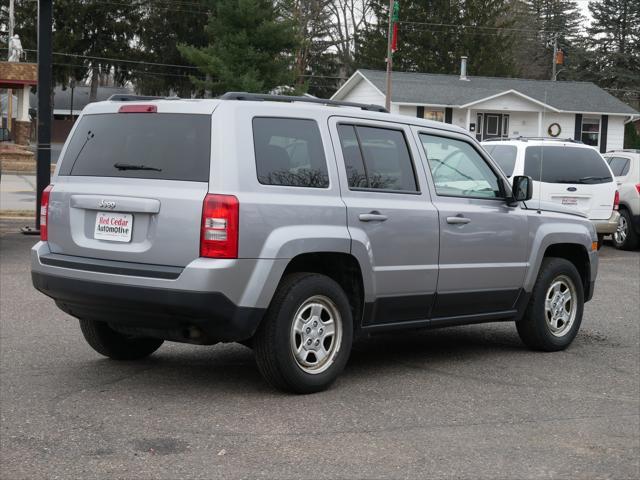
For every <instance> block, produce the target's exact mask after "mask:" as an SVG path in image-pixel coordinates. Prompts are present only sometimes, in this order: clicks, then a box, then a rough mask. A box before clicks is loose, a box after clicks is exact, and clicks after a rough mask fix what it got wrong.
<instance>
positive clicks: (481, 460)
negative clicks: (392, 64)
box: [0, 220, 640, 480]
mask: <svg viewBox="0 0 640 480" xmlns="http://www.w3.org/2000/svg"><path fill="white" fill-rule="evenodd" d="M20 225H21V224H20V223H19V222H18V223H16V222H9V221H7V220H4V221H0V234H1V243H0V250H1V253H0V420H1V425H0V477H1V478H3V479H19V478H60V479H72V478H78V479H80V478H81V479H92V478H96V479H98V478H99V479H106V478H127V479H128V478H135V479H146V478H162V479H178V478H180V479H182V478H296V479H297V478H313V479H323V478H411V479H417V478H456V479H474V480H475V479H528V478H535V479H548V478H563V479H572V480H573V479H598V478H603V479H605V478H606V479H609V478H610V479H637V478H639V477H640V464H639V458H640V326H639V324H640V305H639V302H640V300H639V299H640V252H619V251H616V250H614V249H613V248H611V247H607V246H605V247H604V248H603V249H602V251H601V271H600V276H599V278H598V281H597V284H596V292H595V297H594V299H593V301H592V302H590V303H588V304H587V305H586V307H585V316H584V321H583V325H582V329H581V331H580V333H579V335H578V337H577V338H576V340H575V341H574V343H573V345H572V346H571V347H570V348H569V349H568V350H566V351H564V352H558V353H538V352H531V351H528V350H527V349H525V348H524V347H523V345H522V344H521V343H520V340H519V339H518V336H517V334H516V331H515V327H514V326H513V325H512V324H489V325H475V326H469V327H458V328H449V329H442V330H434V331H427V332H421V333H417V334H416V333H410V334H407V333H404V334H395V335H386V336H382V337H376V338H374V339H371V340H367V341H365V342H362V343H360V344H358V345H356V346H355V349H354V352H353V354H352V356H351V359H350V361H349V363H348V365H347V368H346V371H345V372H344V373H343V375H342V376H341V377H340V378H339V380H338V381H337V382H336V384H335V385H334V386H333V388H331V389H330V390H329V391H326V392H323V393H319V394H315V395H311V396H293V395H285V394H282V393H279V392H276V391H274V390H272V389H270V388H269V387H268V386H267V385H266V384H265V383H264V382H263V380H262V379H261V377H260V376H259V374H258V371H257V369H256V366H255V363H254V359H253V355H252V352H251V350H249V349H248V348H246V347H243V346H240V345H235V344H229V345H217V346H214V347H198V346H189V345H180V344H175V343H166V344H165V345H163V346H162V347H161V348H160V350H159V351H158V352H157V353H156V354H155V355H153V356H152V357H150V358H149V359H147V360H144V361H141V362H137V363H135V362H134V363H127V362H124V363H119V362H114V361H110V360H107V359H104V358H101V357H100V356H99V355H98V354H97V353H95V352H94V351H92V350H91V349H90V348H89V347H88V346H87V345H86V344H85V342H84V340H83V339H82V337H81V334H80V330H79V327H78V324H77V321H76V320H74V319H73V318H71V317H69V316H67V315H66V314H64V313H62V312H61V311H59V310H58V309H57V308H56V307H55V305H54V303H53V301H51V300H50V299H48V298H46V297H44V296H42V295H41V294H39V293H37V292H36V291H34V290H33V288H32V287H31V282H30V277H29V265H28V261H29V248H30V246H31V245H32V244H33V243H35V241H36V240H35V239H34V238H33V237H25V236H21V235H20V234H18V233H15V231H16V229H17V227H19V226H20Z"/></svg>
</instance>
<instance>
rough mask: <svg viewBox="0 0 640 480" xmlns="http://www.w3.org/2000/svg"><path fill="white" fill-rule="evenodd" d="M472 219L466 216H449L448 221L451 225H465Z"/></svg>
mask: <svg viewBox="0 0 640 480" xmlns="http://www.w3.org/2000/svg"><path fill="white" fill-rule="evenodd" d="M470 221H471V219H470V218H466V217H447V223H450V224H451V225H465V224H467V223H469V222H470Z"/></svg>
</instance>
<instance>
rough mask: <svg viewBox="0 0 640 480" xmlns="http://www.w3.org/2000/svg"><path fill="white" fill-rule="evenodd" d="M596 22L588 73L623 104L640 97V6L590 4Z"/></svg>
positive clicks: (608, 0) (624, 0)
mask: <svg viewBox="0 0 640 480" xmlns="http://www.w3.org/2000/svg"><path fill="white" fill-rule="evenodd" d="M589 10H590V11H591V15H592V16H593V21H592V23H591V26H590V27H589V29H588V41H587V46H588V47H589V49H590V50H592V51H593V54H592V55H590V59H589V62H586V63H585V67H586V69H587V70H588V71H589V73H590V74H591V75H592V77H593V79H594V80H595V81H596V82H597V83H598V85H599V86H601V87H605V88H609V89H610V92H611V93H612V94H614V95H616V96H618V97H619V98H621V99H622V100H624V101H627V102H631V101H632V99H635V102H636V107H637V97H638V93H640V2H639V1H638V0H601V1H599V2H592V3H590V4H589Z"/></svg>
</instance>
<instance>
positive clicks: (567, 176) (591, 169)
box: [524, 146, 613, 184]
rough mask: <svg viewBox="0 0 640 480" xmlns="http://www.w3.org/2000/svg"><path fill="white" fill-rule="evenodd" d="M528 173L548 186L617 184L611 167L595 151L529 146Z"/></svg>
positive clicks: (526, 155)
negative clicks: (610, 170) (610, 169)
mask: <svg viewBox="0 0 640 480" xmlns="http://www.w3.org/2000/svg"><path fill="white" fill-rule="evenodd" d="M524 174H525V175H529V176H530V177H531V178H533V179H534V180H536V181H542V182H545V183H584V184H596V183H608V182H611V181H613V178H612V177H611V172H609V169H608V168H607V164H606V163H605V162H604V161H603V159H602V157H601V156H600V154H599V153H598V152H596V151H595V150H592V149H591V148H574V147H560V146H532V147H527V148H526V150H525V157H524Z"/></svg>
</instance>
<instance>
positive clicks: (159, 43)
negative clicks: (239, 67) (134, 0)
mask: <svg viewBox="0 0 640 480" xmlns="http://www.w3.org/2000/svg"><path fill="white" fill-rule="evenodd" d="M210 4H211V2H210V1H209V0H190V3H189V4H188V5H187V4H184V5H180V4H176V5H173V4H171V3H170V2H165V3H163V2H162V1H160V2H158V1H155V0H145V1H143V2H142V3H141V5H140V8H141V17H142V19H141V21H140V24H139V28H137V29H136V34H137V37H138V42H137V58H138V59H140V60H141V61H144V62H150V63H164V64H170V65H187V66H193V65H189V63H188V62H187V61H185V59H184V57H183V56H182V54H181V53H180V51H179V50H178V45H179V44H181V43H189V44H190V45H193V46H195V47H203V46H205V45H206V44H207V35H206V32H205V27H206V25H207V19H208V15H209V12H210V10H209V6H210ZM193 73H194V69H192V68H179V67H173V66H172V67H166V66H160V65H150V66H148V67H146V66H144V64H140V65H137V66H135V70H134V71H133V72H132V80H133V82H134V84H135V86H136V90H137V91H139V92H140V93H143V94H145V95H170V94H172V93H174V94H176V95H178V96H179V97H187V98H188V97H190V96H191V94H192V93H194V90H195V87H194V85H193V82H192V81H191V78H190V75H192V74H193Z"/></svg>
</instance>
